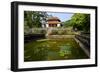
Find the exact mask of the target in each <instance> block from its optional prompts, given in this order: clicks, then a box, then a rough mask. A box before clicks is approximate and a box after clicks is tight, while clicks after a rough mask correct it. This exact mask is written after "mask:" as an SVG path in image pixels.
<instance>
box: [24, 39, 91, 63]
mask: <svg viewBox="0 0 100 73" xmlns="http://www.w3.org/2000/svg"><path fill="white" fill-rule="evenodd" d="M87 58H89V57H88V56H87V55H86V54H85V52H84V51H83V50H82V48H81V47H80V46H79V44H78V43H77V42H76V41H75V40H74V39H73V38H68V39H41V40H35V41H32V42H29V43H25V44H24V61H25V62H28V61H50V60H72V59H87Z"/></svg>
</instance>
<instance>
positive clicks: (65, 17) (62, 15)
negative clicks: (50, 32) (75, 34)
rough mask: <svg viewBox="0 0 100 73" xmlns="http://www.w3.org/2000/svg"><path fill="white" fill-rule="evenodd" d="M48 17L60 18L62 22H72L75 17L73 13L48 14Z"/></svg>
mask: <svg viewBox="0 0 100 73" xmlns="http://www.w3.org/2000/svg"><path fill="white" fill-rule="evenodd" d="M47 14H48V15H52V16H54V17H58V18H59V19H60V20H61V22H63V21H67V20H70V19H71V17H72V16H73V13H61V12H47Z"/></svg>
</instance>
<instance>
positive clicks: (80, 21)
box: [63, 13, 90, 32]
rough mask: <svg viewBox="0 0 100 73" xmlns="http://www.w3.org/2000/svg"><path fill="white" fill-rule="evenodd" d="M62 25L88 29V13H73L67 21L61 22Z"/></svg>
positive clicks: (83, 29)
mask: <svg viewBox="0 0 100 73" xmlns="http://www.w3.org/2000/svg"><path fill="white" fill-rule="evenodd" d="M63 25H64V27H68V26H72V27H73V29H75V28H77V29H78V30H82V31H86V32H87V31H90V14H82V13H75V14H74V15H73V16H72V18H71V19H70V20H68V21H65V22H63Z"/></svg>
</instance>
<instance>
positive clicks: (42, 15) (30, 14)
mask: <svg viewBox="0 0 100 73" xmlns="http://www.w3.org/2000/svg"><path fill="white" fill-rule="evenodd" d="M46 17H47V13H46V12H39V11H25V12H24V23H25V26H28V27H29V28H33V27H41V25H42V21H43V20H44V21H46Z"/></svg>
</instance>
